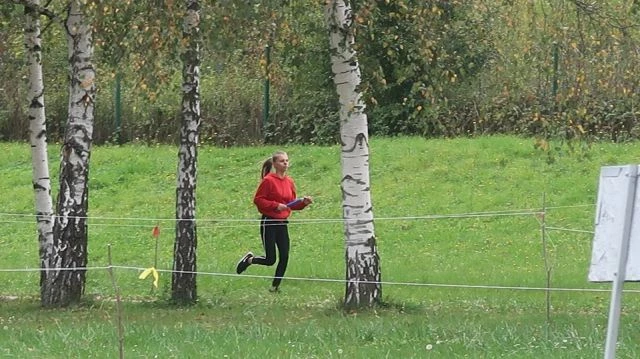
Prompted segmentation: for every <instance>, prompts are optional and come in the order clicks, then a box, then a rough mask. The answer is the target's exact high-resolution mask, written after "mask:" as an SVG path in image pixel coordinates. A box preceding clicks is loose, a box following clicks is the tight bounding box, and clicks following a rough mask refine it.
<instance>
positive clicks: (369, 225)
mask: <svg viewBox="0 0 640 359" xmlns="http://www.w3.org/2000/svg"><path fill="white" fill-rule="evenodd" d="M325 15H326V21H327V25H328V27H329V44H330V52H331V68H332V71H333V74H334V78H333V81H334V83H335V85H336V89H337V92H338V96H339V101H340V138H341V142H342V151H341V160H342V161H341V162H342V181H341V189H342V215H343V219H344V233H345V241H346V279H347V284H346V294H345V300H344V305H345V307H347V308H350V307H361V306H372V305H373V304H375V303H379V302H380V300H381V295H382V286H381V284H380V278H381V277H380V264H379V262H380V258H379V256H378V252H377V248H376V237H375V234H374V228H373V210H372V208H373V207H372V204H371V187H370V183H369V136H368V129H367V116H366V114H365V113H364V109H365V104H364V102H363V100H362V94H361V92H360V89H359V86H360V67H359V64H358V59H357V57H356V52H355V50H354V49H353V44H354V40H355V38H354V33H353V32H354V28H353V12H352V10H351V6H350V4H349V2H348V1H343V0H328V1H327V7H326V14H325Z"/></svg>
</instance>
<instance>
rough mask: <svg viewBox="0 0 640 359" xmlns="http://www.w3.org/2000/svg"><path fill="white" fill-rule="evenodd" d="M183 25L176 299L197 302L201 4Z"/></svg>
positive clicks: (190, 3)
mask: <svg viewBox="0 0 640 359" xmlns="http://www.w3.org/2000/svg"><path fill="white" fill-rule="evenodd" d="M186 5H187V12H186V14H185V18H184V25H183V33H182V38H183V46H185V49H184V51H183V53H182V126H181V128H180V148H179V150H178V175H177V177H178V183H177V188H176V241H175V245H174V253H173V255H174V258H173V269H174V271H173V276H172V280H171V292H172V299H173V300H174V301H175V302H179V303H193V302H195V301H196V300H197V291H196V274H195V271H196V248H197V244H198V236H197V232H196V222H195V218H196V196H195V194H196V179H197V164H198V128H199V126H200V43H201V40H200V4H199V1H198V0H187V2H186Z"/></svg>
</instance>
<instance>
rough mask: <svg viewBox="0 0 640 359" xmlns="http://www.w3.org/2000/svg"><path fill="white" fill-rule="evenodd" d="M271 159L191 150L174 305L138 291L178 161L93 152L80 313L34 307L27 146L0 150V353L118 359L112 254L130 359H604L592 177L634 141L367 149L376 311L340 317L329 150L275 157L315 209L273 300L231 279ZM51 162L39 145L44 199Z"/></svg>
mask: <svg viewBox="0 0 640 359" xmlns="http://www.w3.org/2000/svg"><path fill="white" fill-rule="evenodd" d="M276 149H277V148H275V147H261V148H258V147H254V148H232V149H221V148H212V147H201V148H200V152H199V175H198V189H197V191H198V192H197V195H198V204H197V217H198V252H197V258H198V271H199V272H201V273H200V274H198V295H199V299H200V301H199V303H198V304H197V305H195V306H193V307H189V308H177V307H173V306H171V305H169V304H167V301H166V299H167V297H168V295H167V292H168V291H169V288H170V285H171V283H170V281H171V276H170V274H169V273H167V272H161V274H160V285H159V288H158V289H153V288H152V286H151V281H150V280H149V279H147V280H140V279H138V275H139V274H140V272H141V269H143V268H148V267H151V266H153V265H154V263H155V262H156V261H157V267H158V268H159V269H162V270H170V269H171V268H172V251H173V240H174V238H173V237H174V225H173V219H172V218H173V217H174V212H175V198H174V197H175V181H176V179H175V172H176V165H177V150H176V148H174V147H170V146H156V147H147V146H138V145H127V146H123V147H97V148H94V150H93V152H92V159H91V169H90V192H89V196H90V200H89V207H90V210H89V216H90V219H89V266H90V267H91V268H92V269H90V270H89V271H88V274H87V288H86V297H85V298H86V300H85V301H84V303H83V304H82V305H80V306H77V307H74V308H68V309H64V310H43V309H41V308H40V307H39V298H38V293H39V283H38V281H39V273H38V271H37V268H38V267H39V261H38V244H37V238H36V234H35V230H36V227H35V221H34V219H33V216H32V215H31V214H32V213H33V212H34V210H33V190H32V186H31V162H30V152H29V151H30V149H29V146H28V145H27V144H15V143H10V144H8V143H0V150H1V151H2V152H3V153H4V154H5V155H4V156H2V157H0V193H2V196H1V197H0V221H1V222H2V226H1V227H0V248H2V251H1V252H0V259H1V260H0V281H1V283H3V285H2V288H1V289H0V295H3V296H4V298H5V299H3V300H0V358H5V357H6V358H14V357H15V358H23V357H29V358H69V357H73V358H89V357H91V358H113V357H117V356H118V336H117V331H116V325H115V313H116V307H115V304H114V301H113V298H114V296H115V295H114V290H113V287H112V284H111V280H110V277H109V276H108V273H107V271H106V270H105V269H104V267H105V266H107V265H108V260H107V256H108V248H109V246H110V247H111V251H112V257H113V264H114V266H117V267H116V269H115V276H116V280H117V283H118V286H119V288H120V290H121V292H122V296H123V297H124V301H125V302H124V326H125V353H126V356H127V357H129V358H205V357H207V358H262V357H267V356H268V357H274V358H334V357H335V358H341V357H345V358H346V357H349V358H385V357H390V358H497V357H509V358H543V357H544V358H600V357H602V353H603V347H604V341H605V336H606V329H607V315H608V309H609V301H610V285H609V284H595V283H589V282H588V281H587V272H588V269H589V261H590V256H591V241H592V237H593V235H592V233H590V232H591V231H593V218H594V208H595V206H594V204H595V201H596V195H597V184H598V176H599V171H600V167H601V166H603V165H613V164H628V163H634V162H637V157H638V153H640V144H637V143H633V144H619V145H614V144H596V145H593V146H592V147H591V148H590V149H589V150H588V151H585V152H582V153H580V154H570V153H561V152H557V153H556V154H555V156H554V159H555V161H549V160H548V159H549V157H548V156H547V154H545V153H543V152H541V151H540V150H536V149H535V148H534V146H533V140H531V139H521V138H515V137H489V138H477V139H453V140H424V139H420V138H396V139H379V138H374V139H372V140H371V183H372V197H373V203H374V216H375V218H376V222H375V231H376V237H377V239H378V246H379V252H380V256H381V265H382V279H383V281H384V284H383V287H382V288H383V299H384V304H383V305H381V306H379V307H377V308H375V309H372V310H363V311H360V312H344V311H342V310H341V308H340V304H341V301H342V299H343V296H344V283H343V282H342V280H343V279H344V271H345V267H344V236H343V233H342V224H341V222H340V218H341V194H340V187H339V181H340V152H339V147H337V146H332V147H315V146H309V147H303V146H291V147H286V148H284V149H285V150H286V151H287V152H288V153H289V157H290V160H291V163H292V167H291V170H290V174H291V175H292V176H293V177H294V179H295V180H296V184H297V187H298V191H299V193H300V194H310V195H312V196H314V199H315V203H314V205H313V206H312V207H310V208H309V209H307V210H305V211H302V212H297V213H295V214H294V216H293V219H292V223H291V225H290V234H291V237H292V253H291V260H290V263H289V268H288V270H287V277H288V278H287V279H285V281H284V282H283V284H282V292H281V293H278V294H272V293H269V292H268V291H267V289H268V287H269V285H270V279H269V276H270V275H272V274H273V270H274V268H264V267H256V266H253V267H250V268H249V270H248V271H247V272H245V273H246V275H243V276H236V275H235V272H234V268H235V263H236V261H237V260H238V259H239V257H240V256H241V255H242V254H244V253H245V252H246V251H247V250H253V251H254V252H258V253H259V252H260V251H261V248H260V246H261V244H260V240H259V237H258V227H257V222H256V219H257V218H258V216H257V213H256V211H255V208H254V207H253V205H252V203H251V200H252V196H253V193H254V191H255V188H256V185H257V183H258V181H259V170H260V165H261V163H262V161H263V160H264V159H266V157H267V156H268V155H270V153H271V152H273V151H274V150H276ZM57 152H58V148H57V147H56V146H53V145H52V146H51V148H50V155H51V156H50V163H51V171H52V178H54V185H53V187H54V188H53V191H54V196H55V191H56V188H57V187H58V186H57V183H56V182H57V180H55V179H57V175H56V173H57V166H58V153H57ZM543 207H544V208H546V213H545V216H544V217H545V222H544V224H545V226H548V227H553V228H556V229H555V230H551V229H549V230H546V234H547V235H546V237H545V238H544V244H545V246H543V236H542V233H543V231H542V228H543V225H542V223H543V222H542V221H541V216H539V215H536V212H539V211H541V209H542V208H543ZM155 225H158V226H159V227H160V237H159V240H158V255H157V258H156V256H155V241H154V239H153V237H152V235H151V234H152V228H153V227H154V226H155ZM545 248H546V250H545ZM547 271H550V273H551V276H550V281H547V275H546V273H547ZM547 286H550V287H551V288H552V289H553V290H552V291H550V292H547V291H545V290H544V288H546V287H547ZM566 289H572V290H566ZM625 289H627V290H630V291H628V292H627V293H625V295H624V297H623V313H622V319H621V325H620V334H619V340H620V343H619V347H618V350H617V354H618V357H619V358H637V357H640V343H638V341H637V338H638V337H639V336H640V318H639V317H638V315H637V313H638V310H640V297H639V295H638V294H637V293H635V292H634V290H637V289H638V286H637V285H636V284H635V283H628V284H626V286H625ZM547 293H549V295H547Z"/></svg>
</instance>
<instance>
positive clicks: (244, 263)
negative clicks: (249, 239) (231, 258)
mask: <svg viewBox="0 0 640 359" xmlns="http://www.w3.org/2000/svg"><path fill="white" fill-rule="evenodd" d="M251 258H253V253H251V252H247V254H245V255H244V257H242V259H240V261H239V262H238V264H237V265H236V273H238V274H240V273H242V272H244V271H245V269H247V267H249V266H250V265H251V263H249V259H251Z"/></svg>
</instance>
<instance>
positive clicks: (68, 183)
mask: <svg viewBox="0 0 640 359" xmlns="http://www.w3.org/2000/svg"><path fill="white" fill-rule="evenodd" d="M83 10H84V9H83V5H82V4H81V3H80V1H79V0H72V1H71V3H70V6H69V7H68V13H67V19H66V21H65V29H66V32H67V47H68V51H69V66H70V71H69V113H68V118H67V123H66V129H65V134H64V143H63V145H62V149H61V156H60V177H59V178H60V192H59V194H58V201H57V206H56V213H57V216H56V221H55V224H54V233H53V234H54V236H53V250H52V253H51V255H52V256H53V259H52V261H53V263H56V264H59V265H58V266H57V268H64V269H65V270H60V269H58V270H54V271H50V273H49V275H47V276H46V281H47V282H48V283H46V285H44V286H43V288H44V289H46V290H45V291H43V293H42V302H43V305H45V306H64V305H68V304H71V303H73V302H78V301H79V300H80V298H81V297H82V294H83V293H84V288H85V279H86V269H85V268H86V265H87V210H88V198H89V196H88V180H89V158H90V154H91V141H92V134H93V122H94V108H95V95H96V86H95V77H96V71H95V69H94V66H93V51H94V48H93V33H92V27H91V25H89V24H88V23H87V18H86V16H85V14H84V12H83Z"/></svg>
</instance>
